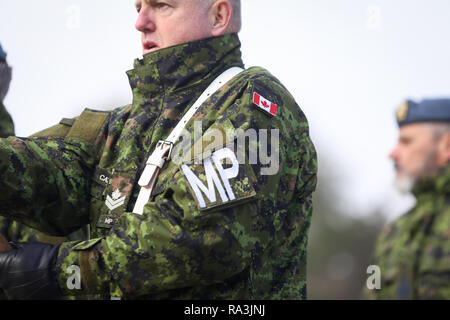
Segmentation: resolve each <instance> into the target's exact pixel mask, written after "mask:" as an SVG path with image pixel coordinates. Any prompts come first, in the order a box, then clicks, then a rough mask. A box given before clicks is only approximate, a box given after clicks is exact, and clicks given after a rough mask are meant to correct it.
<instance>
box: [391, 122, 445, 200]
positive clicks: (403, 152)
mask: <svg viewBox="0 0 450 320" xmlns="http://www.w3.org/2000/svg"><path fill="white" fill-rule="evenodd" d="M438 146H439V141H436V139H435V138H434V136H433V133H432V131H431V130H430V128H429V127H427V125H426V124H422V123H414V124H409V125H404V126H402V127H401V128H400V135H399V139H398V143H397V146H396V147H395V149H394V150H393V151H392V152H391V154H390V155H389V157H390V158H391V159H392V160H393V161H394V163H395V169H396V171H397V177H396V183H397V186H398V187H399V188H400V190H402V191H410V190H411V189H412V187H413V186H414V183H415V182H416V181H417V179H418V178H421V177H423V176H428V175H432V174H433V173H434V172H435V171H436V170H437V169H438V168H439V167H440V166H441V164H440V163H439V159H440V158H441V155H440V148H439V147H438Z"/></svg>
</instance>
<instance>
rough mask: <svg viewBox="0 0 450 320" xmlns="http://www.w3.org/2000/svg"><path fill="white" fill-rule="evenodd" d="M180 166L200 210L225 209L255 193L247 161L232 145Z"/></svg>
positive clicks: (246, 199) (248, 198)
mask: <svg viewBox="0 0 450 320" xmlns="http://www.w3.org/2000/svg"><path fill="white" fill-rule="evenodd" d="M181 169H182V172H183V173H184V175H185V177H186V179H187V181H188V186H189V188H190V190H191V192H192V194H193V196H194V199H195V200H196V202H197V205H198V207H199V209H200V210H201V211H205V210H211V209H223V208H225V207H230V206H234V205H236V204H238V203H241V202H243V201H248V200H250V199H252V198H253V197H255V196H256V192H255V190H254V188H253V186H252V184H251V181H250V179H249V177H248V175H247V173H246V171H245V168H244V165H240V164H239V162H238V159H237V157H236V155H235V154H234V152H233V151H232V150H231V149H229V148H223V149H220V150H217V151H216V152H214V153H213V154H212V156H211V157H209V158H206V159H203V161H202V163H201V164H191V165H188V164H183V165H181Z"/></svg>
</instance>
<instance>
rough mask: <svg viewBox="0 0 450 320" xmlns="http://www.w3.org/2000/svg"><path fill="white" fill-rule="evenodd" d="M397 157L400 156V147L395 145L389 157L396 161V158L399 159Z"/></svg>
mask: <svg viewBox="0 0 450 320" xmlns="http://www.w3.org/2000/svg"><path fill="white" fill-rule="evenodd" d="M397 158H398V147H395V148H394V149H393V150H392V151H391V153H390V154H389V159H391V160H394V161H395V160H397Z"/></svg>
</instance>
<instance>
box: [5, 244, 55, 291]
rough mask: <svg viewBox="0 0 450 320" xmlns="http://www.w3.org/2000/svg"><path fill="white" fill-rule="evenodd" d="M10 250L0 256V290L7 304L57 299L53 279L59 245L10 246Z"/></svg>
mask: <svg viewBox="0 0 450 320" xmlns="http://www.w3.org/2000/svg"><path fill="white" fill-rule="evenodd" d="M11 244H12V247H13V248H14V249H13V250H11V251H7V252H4V253H1V254H0V288H1V289H3V290H4V291H5V293H6V296H7V297H8V299H10V300H46V299H58V298H60V297H61V296H62V295H61V291H60V290H59V286H58V281H57V279H56V257H57V255H58V249H59V245H57V246H53V245H49V244H44V243H22V244H15V243H11Z"/></svg>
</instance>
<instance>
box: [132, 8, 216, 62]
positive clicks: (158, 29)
mask: <svg viewBox="0 0 450 320" xmlns="http://www.w3.org/2000/svg"><path fill="white" fill-rule="evenodd" d="M201 1H202V0H189V1H186V0H162V1H160V0H137V2H136V8H137V10H138V13H139V16H138V19H137V22H136V29H137V30H139V31H140V32H141V35H142V46H143V53H144V54H146V53H149V52H152V51H156V50H158V49H162V48H167V47H170V46H174V45H177V44H181V43H185V42H189V41H194V40H199V39H203V38H208V37H211V36H212V34H211V31H212V24H211V15H210V6H205V5H202V4H201Z"/></svg>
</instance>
